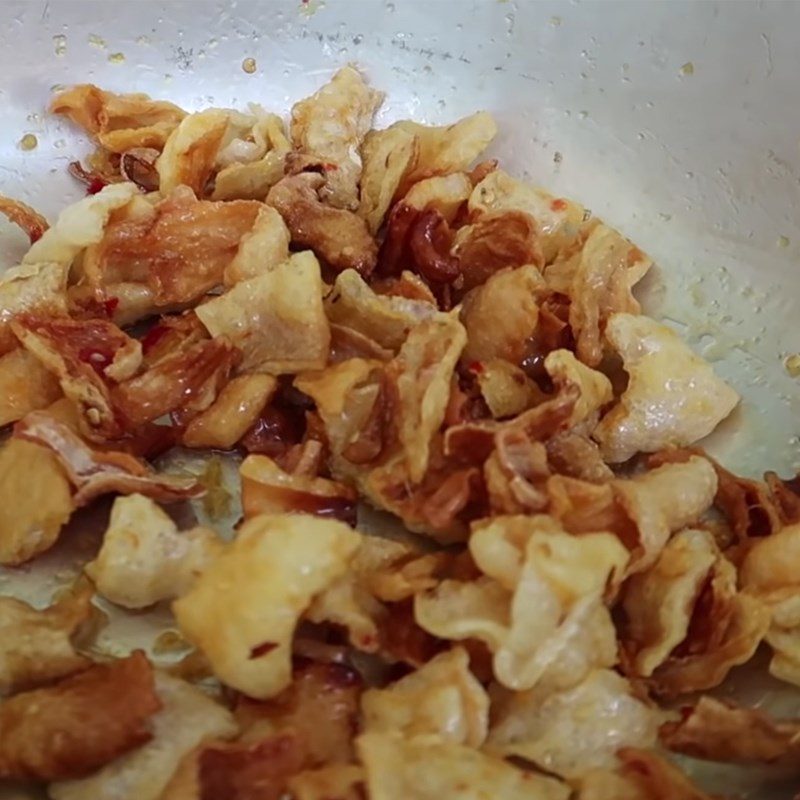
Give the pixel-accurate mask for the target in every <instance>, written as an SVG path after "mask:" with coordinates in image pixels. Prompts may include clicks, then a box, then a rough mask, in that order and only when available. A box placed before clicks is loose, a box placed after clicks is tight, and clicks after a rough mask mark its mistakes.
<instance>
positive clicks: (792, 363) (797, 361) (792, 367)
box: [783, 353, 800, 378]
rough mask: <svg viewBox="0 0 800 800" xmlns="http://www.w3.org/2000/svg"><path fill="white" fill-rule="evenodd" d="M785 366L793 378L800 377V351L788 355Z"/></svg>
mask: <svg viewBox="0 0 800 800" xmlns="http://www.w3.org/2000/svg"><path fill="white" fill-rule="evenodd" d="M783 366H784V367H785V368H786V372H788V373H789V375H790V376H791V377H792V378H797V377H800V353H794V354H792V355H790V356H786V360H785V361H784V362H783Z"/></svg>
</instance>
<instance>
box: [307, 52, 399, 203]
mask: <svg viewBox="0 0 800 800" xmlns="http://www.w3.org/2000/svg"><path fill="white" fill-rule="evenodd" d="M382 102H383V92H377V91H375V90H374V89H370V88H369V87H368V86H367V84H366V83H365V81H364V78H363V77H362V76H361V73H360V72H359V71H358V70H357V69H354V68H353V67H351V66H346V67H343V68H342V69H340V70H339V71H338V72H337V73H336V74H335V75H334V76H333V78H331V80H330V81H329V82H328V83H326V84H325V86H323V87H322V88H321V89H320V90H319V91H317V92H316V93H315V94H313V95H311V97H307V98H306V99H305V100H301V101H300V102H299V103H295V105H294V107H293V108H292V123H291V137H292V142H293V144H294V146H295V148H297V149H298V150H299V151H300V152H301V153H303V154H306V155H311V156H315V157H316V158H318V159H321V160H322V161H324V162H328V163H330V164H331V166H332V167H333V169H331V170H330V174H329V176H328V181H327V185H326V187H325V190H324V198H325V200H326V202H327V203H329V204H330V205H331V206H334V207H335V208H344V209H348V210H350V211H353V210H355V209H356V208H357V207H358V182H359V179H360V178H361V155H360V152H359V151H360V149H361V144H362V142H363V141H364V137H365V136H366V135H367V132H368V131H369V129H370V128H371V127H372V118H373V116H374V115H375V112H376V111H377V110H378V106H380V104H381V103H382Z"/></svg>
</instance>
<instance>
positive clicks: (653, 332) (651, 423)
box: [592, 314, 739, 464]
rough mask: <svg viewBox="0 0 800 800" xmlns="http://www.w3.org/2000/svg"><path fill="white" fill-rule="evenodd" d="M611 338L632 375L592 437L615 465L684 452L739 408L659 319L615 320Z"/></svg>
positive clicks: (620, 317) (614, 317)
mask: <svg viewBox="0 0 800 800" xmlns="http://www.w3.org/2000/svg"><path fill="white" fill-rule="evenodd" d="M606 337H607V339H608V340H609V342H610V343H611V345H612V346H613V348H614V349H615V350H616V351H617V352H618V353H619V354H620V355H621V356H622V360H623V362H624V368H625V371H626V372H627V373H628V375H629V381H628V386H627V388H626V389H625V391H624V392H623V394H622V396H621V397H620V399H619V402H618V403H617V404H616V405H615V406H613V408H612V409H611V410H610V411H609V412H608V413H607V414H606V415H605V416H604V417H603V418H602V419H601V420H600V422H599V424H598V426H597V427H596V428H595V430H594V432H593V434H592V435H593V437H594V438H595V439H596V440H597V442H598V444H599V445H600V449H601V451H602V453H603V458H604V459H605V460H606V461H608V462H609V463H611V464H619V463H621V462H623V461H627V460H628V459H629V458H630V457H631V456H633V455H635V454H636V453H637V452H645V453H652V452H656V451H657V450H661V449H662V448H665V447H670V446H676V447H685V446H686V445H690V444H694V443H695V442H696V441H698V440H700V439H702V438H703V437H704V436H707V435H708V434H709V433H711V431H713V430H714V428H716V427H717V425H718V424H719V423H720V422H722V420H723V419H725V417H727V416H728V415H729V414H730V413H731V411H733V409H734V408H735V407H736V405H737V404H738V402H739V395H738V394H737V392H736V391H735V390H734V389H732V388H731V387H730V386H728V384H727V383H725V381H723V380H722V378H720V377H718V376H717V375H716V374H715V373H714V370H713V369H712V367H711V365H710V364H708V363H707V362H706V361H704V360H703V359H702V358H700V356H698V355H696V354H695V353H694V352H692V350H691V348H690V347H689V345H687V344H686V343H685V342H684V341H683V340H682V339H680V338H679V337H678V335H677V334H676V333H675V332H674V331H672V330H671V329H670V328H668V327H667V326H666V325H662V324H661V323H660V322H656V321H655V320H654V319H650V318H649V317H644V316H640V315H635V314H613V315H612V316H611V318H610V319H609V321H608V324H607V326H606Z"/></svg>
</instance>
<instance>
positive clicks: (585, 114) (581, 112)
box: [578, 111, 589, 119]
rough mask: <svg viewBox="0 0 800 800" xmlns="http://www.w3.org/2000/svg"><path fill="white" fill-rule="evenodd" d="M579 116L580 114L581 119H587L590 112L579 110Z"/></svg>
mask: <svg viewBox="0 0 800 800" xmlns="http://www.w3.org/2000/svg"><path fill="white" fill-rule="evenodd" d="M578 116H579V117H580V118H581V119H586V117H588V116H589V112H588V111H579V112H578Z"/></svg>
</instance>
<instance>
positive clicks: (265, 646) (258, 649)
mask: <svg viewBox="0 0 800 800" xmlns="http://www.w3.org/2000/svg"><path fill="white" fill-rule="evenodd" d="M277 646H278V645H277V644H276V643H275V642H261V644H257V645H256V646H255V647H251V648H250V658H260V657H261V656H265V655H266V654H267V653H271V652H272V651H273V650H274V649H275V648H276V647H277Z"/></svg>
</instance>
